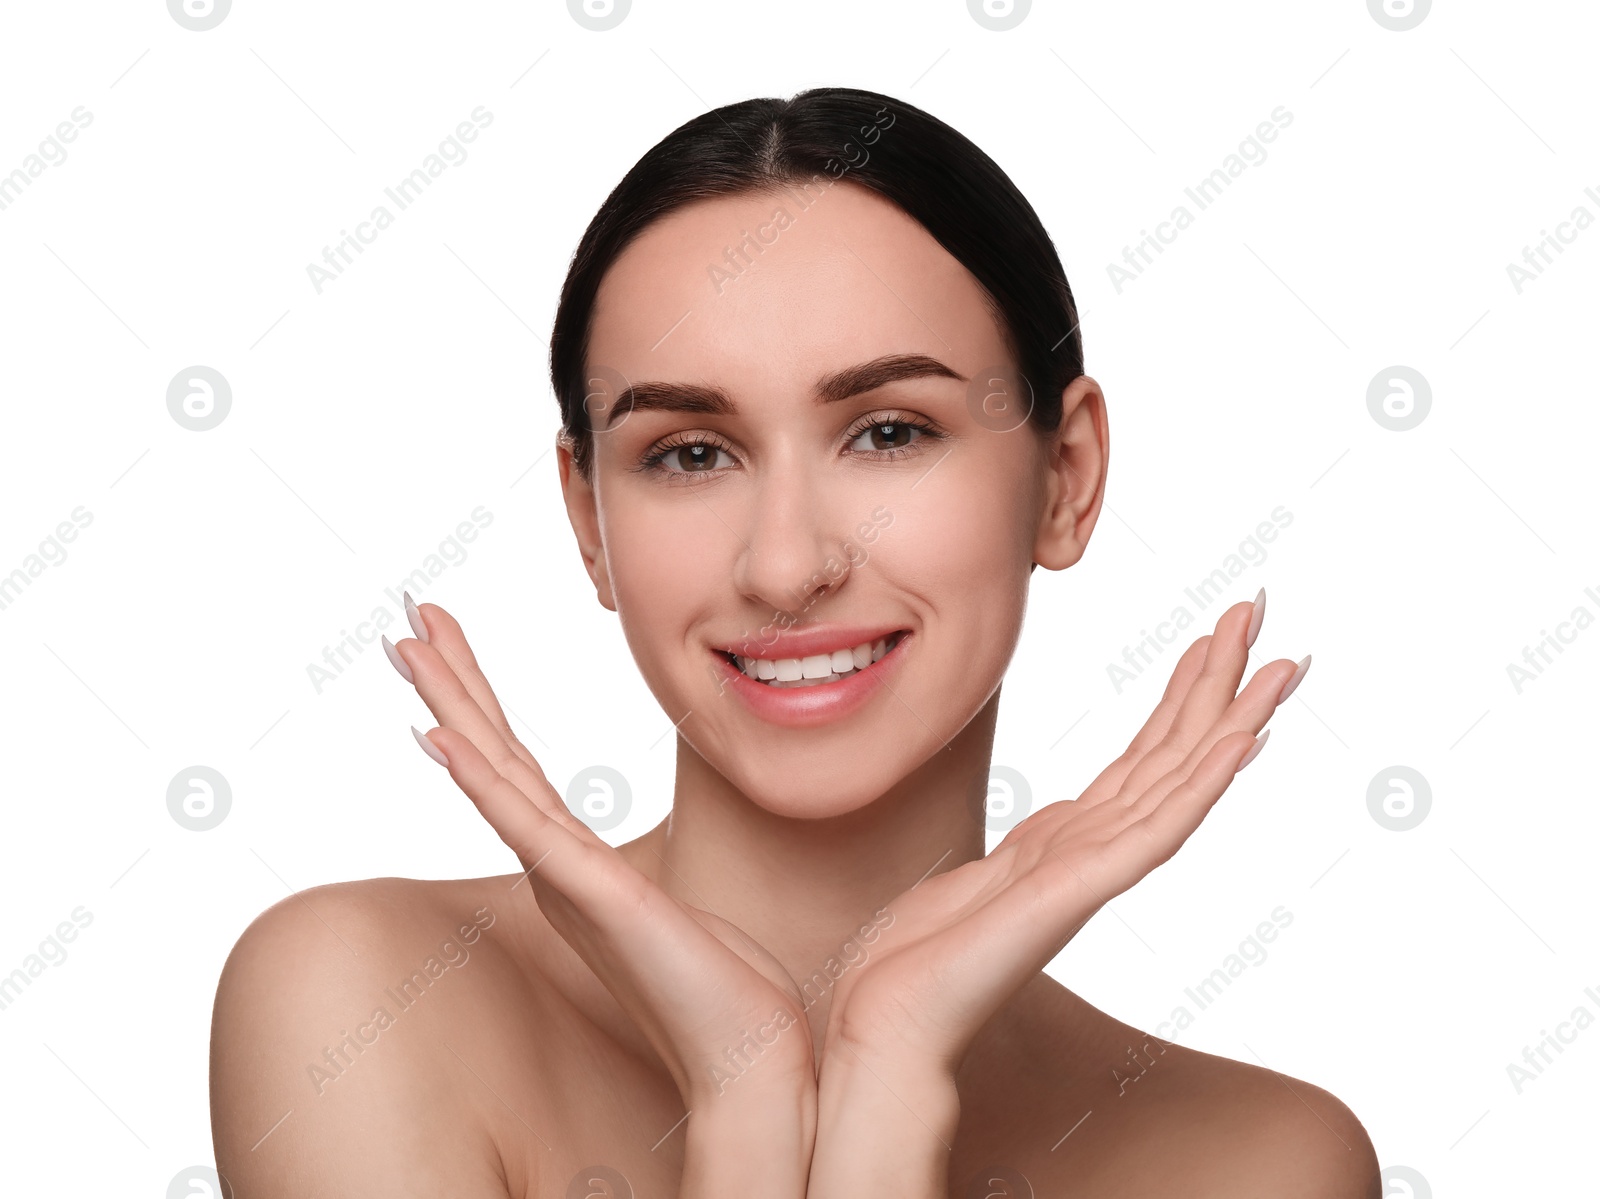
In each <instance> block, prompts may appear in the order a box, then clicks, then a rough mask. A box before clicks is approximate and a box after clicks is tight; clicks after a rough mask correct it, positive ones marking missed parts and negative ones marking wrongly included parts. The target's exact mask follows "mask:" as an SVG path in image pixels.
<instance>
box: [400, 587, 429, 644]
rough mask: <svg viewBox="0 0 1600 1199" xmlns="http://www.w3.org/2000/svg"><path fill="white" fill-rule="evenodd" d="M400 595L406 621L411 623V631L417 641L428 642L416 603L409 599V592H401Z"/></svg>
mask: <svg viewBox="0 0 1600 1199" xmlns="http://www.w3.org/2000/svg"><path fill="white" fill-rule="evenodd" d="M400 594H401V595H403V596H405V600H406V619H407V620H409V621H410V622H411V631H412V632H413V633H414V634H416V638H417V640H418V641H423V642H426V641H427V640H428V626H427V625H425V624H423V623H422V613H421V612H418V611H417V605H416V601H415V600H413V599H412V598H411V593H410V592H409V591H402V592H401V593H400Z"/></svg>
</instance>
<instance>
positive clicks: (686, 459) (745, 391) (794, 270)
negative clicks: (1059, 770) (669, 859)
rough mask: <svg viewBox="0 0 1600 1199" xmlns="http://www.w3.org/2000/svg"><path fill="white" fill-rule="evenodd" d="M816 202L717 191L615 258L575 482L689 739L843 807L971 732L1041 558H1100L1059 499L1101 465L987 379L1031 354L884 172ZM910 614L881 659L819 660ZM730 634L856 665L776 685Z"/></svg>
mask: <svg viewBox="0 0 1600 1199" xmlns="http://www.w3.org/2000/svg"><path fill="white" fill-rule="evenodd" d="M804 200H805V201H807V202H809V204H810V206H809V207H802V200H801V198H800V197H799V196H798V195H797V194H775V193H772V194H769V193H754V194H744V195H739V196H733V197H726V198H719V199H714V200H706V201H700V202H697V203H695V204H692V205H689V206H687V207H684V208H681V209H679V210H677V211H675V212H673V213H672V214H670V215H668V216H666V217H664V218H662V219H661V220H658V221H657V222H655V223H654V224H652V225H651V226H649V227H648V228H647V229H646V230H645V231H644V232H643V233H642V234H641V235H640V236H639V237H638V238H637V239H636V240H635V241H634V242H633V243H632V244H631V245H630V246H629V247H628V249H627V250H626V251H625V252H624V253H623V254H622V255H621V256H620V257H619V258H618V259H617V261H616V262H615V263H614V264H613V265H612V267H611V268H610V270H609V271H608V272H607V274H606V276H605V278H604V280H603V282H602V284H601V287H600V291H599V296H598V299H597V302H596V306H595V311H594V316H593V322H592V326H591V333H590V344H589V354H588V359H587V367H588V371H589V376H590V378H591V380H595V381H596V382H595V383H594V388H593V389H594V391H595V392H597V393H598V394H597V395H595V397H594V398H593V401H592V403H591V410H592V411H593V412H594V414H595V415H594V419H593V421H592V423H593V424H594V425H595V433H594V456H593V463H594V472H593V486H592V491H591V490H590V489H589V488H588V487H585V486H584V485H583V484H582V482H581V480H579V479H578V478H577V476H576V473H575V472H571V471H570V470H568V467H567V463H566V461H565V458H564V459H563V481H564V486H565V487H566V490H567V497H568V506H569V512H570V513H571V514H572V516H573V522H574V527H575V528H576V529H577V531H578V533H579V538H580V542H585V543H586V544H585V545H584V549H585V554H586V557H589V558H590V570H591V573H592V575H593V577H594V579H595V582H596V586H597V588H598V589H599V594H600V599H601V602H602V603H604V604H605V605H606V606H607V607H610V608H613V609H614V610H615V611H616V612H617V613H618V614H619V616H620V618H621V621H622V627H623V631H624V633H625V635H626V636H627V639H628V644H629V647H630V648H631V650H632V652H633V655H634V657H635V659H636V660H637V661H638V664H639V668H640V670H641V671H642V672H643V674H644V678H645V681H646V683H647V684H648V685H649V687H650V689H651V691H652V692H653V693H654V695H655V696H656V698H657V700H658V701H659V702H660V704H661V705H662V707H663V709H664V710H665V711H666V712H667V713H668V715H669V716H670V717H671V718H672V719H673V720H675V721H680V722H681V723H679V725H678V728H679V732H680V733H681V735H682V736H683V737H684V738H685V739H686V740H687V741H688V742H689V744H690V745H691V746H692V747H693V749H694V750H695V751H696V752H697V753H698V754H699V755H700V756H701V757H702V758H704V759H705V761H706V762H708V763H710V764H711V766H712V767H713V768H714V769H715V770H716V771H718V772H719V773H720V774H721V775H722V776H723V777H725V778H726V779H728V780H729V782H730V783H732V784H733V785H734V786H735V787H737V788H738V789H739V790H740V791H741V792H742V793H743V794H745V795H746V796H748V797H749V798H750V799H751V800H752V801H753V802H755V803H757V804H759V805H760V806H762V807H763V808H766V809H768V810H769V811H772V812H774V813H777V814H781V815H786V816H800V817H823V816H831V815H837V814H840V813H843V812H846V811H850V810H852V809H855V808H859V807H861V806H863V805H865V804H868V803H871V802H872V801H873V800H874V799H875V798H877V797H878V796H880V795H882V794H883V793H884V792H886V791H887V790H889V789H890V788H891V787H893V786H894V785H895V784H896V783H897V782H899V781H900V780H901V779H903V778H904V777H905V776H906V775H907V774H908V773H910V772H911V771H913V770H915V769H916V768H917V767H919V766H921V765H922V764H923V763H925V762H926V761H927V760H928V759H929V758H930V757H931V756H932V755H934V754H935V753H937V752H939V751H940V750H941V749H942V748H944V747H945V746H946V745H947V744H948V743H949V742H950V740H951V739H952V738H954V737H956V735H957V734H958V733H959V732H960V731H961V730H962V729H963V728H964V727H966V725H967V724H968V722H969V721H971V720H972V718H973V717H974V716H975V715H976V714H977V713H978V712H979V711H980V710H981V709H982V708H983V707H984V705H985V704H986V703H987V702H988V701H989V699H990V698H991V696H993V694H994V692H995V690H996V688H997V687H998V686H999V684H1000V681H1001V677H1002V675H1003V673H1004V671H1005V669H1006V666H1007V663H1008V662H1009V660H1010V658H1011V654H1012V652H1013V650H1014V648H1015V646H1016V643H1017V638H1018V634H1019V632H1020V629H1021V623H1022V617H1023V610H1024V605H1025V601H1026V596H1027V589H1028V581H1029V575H1030V570H1031V568H1032V565H1033V564H1034V562H1035V561H1036V560H1039V561H1044V562H1045V564H1046V565H1048V566H1054V567H1056V568H1059V566H1060V565H1063V564H1070V563H1068V562H1066V561H1064V560H1063V561H1060V562H1054V561H1051V560H1050V557H1051V556H1052V555H1054V556H1056V557H1057V558H1060V557H1061V555H1062V554H1065V555H1066V557H1067V558H1070V559H1073V560H1075V558H1076V556H1077V553H1078V552H1081V546H1079V547H1077V548H1076V549H1074V548H1072V547H1070V546H1068V547H1066V548H1063V543H1062V541H1061V537H1062V536H1063V532H1062V530H1063V529H1064V528H1065V527H1066V526H1067V525H1069V524H1070V525H1071V529H1070V534H1071V536H1082V537H1086V536H1087V528H1086V527H1085V522H1084V521H1083V520H1082V519H1075V520H1065V521H1063V519H1062V518H1060V517H1059V516H1056V517H1052V515H1051V513H1052V511H1053V510H1055V509H1058V508H1059V507H1060V506H1061V505H1060V504H1058V501H1062V500H1063V493H1064V491H1068V490H1070V491H1072V492H1073V493H1074V499H1075V500H1076V492H1077V490H1078V484H1077V483H1075V482H1073V483H1071V484H1070V486H1069V482H1070V479H1069V476H1068V474H1067V472H1066V469H1065V468H1063V467H1061V466H1059V465H1058V466H1052V459H1053V457H1054V452H1055V449H1056V442H1055V440H1054V439H1046V438H1042V437H1041V436H1040V435H1039V434H1038V433H1037V431H1036V430H1035V429H1034V427H1033V426H1032V425H1031V424H1030V423H1029V422H1027V421H1026V420H1024V419H1023V417H1024V415H1025V413H1026V410H1027V409H1026V405H1025V402H1024V404H1023V406H1021V407H1020V408H1018V407H1017V406H1016V405H1013V407H1012V409H1011V410H1010V415H1007V414H1006V413H1004V412H997V410H996V407H995V404H994V403H993V402H992V401H991V402H989V403H988V404H985V402H984V400H983V397H984V395H985V394H986V393H988V392H990V391H992V388H991V387H990V386H987V385H986V383H985V380H986V379H989V378H991V377H992V376H993V375H994V374H995V372H996V368H1002V369H1004V370H1006V371H1014V369H1015V367H1014V362H1013V359H1012V356H1011V354H1010V352H1009V351H1008V349H1007V348H1006V344H1005V341H1004V338H1003V337H1002V334H1001V331H1000V328H999V327H998V326H997V324H996V322H995V319H994V317H993V316H992V315H991V313H990V311H989V308H988V306H987V304H986V303H985V299H984V293H983V291H982V289H981V288H980V286H979V285H978V283H977V282H976V280H974V279H973V278H972V276H971V275H970V274H968V272H967V270H966V269H965V268H964V267H963V266H961V264H960V263H958V262H957V261H956V260H955V259H954V258H952V257H951V256H950V254H949V253H948V252H947V251H945V250H944V249H943V247H941V246H940V245H939V244H938V243H937V242H936V241H935V240H934V239H933V237H932V236H931V235H930V234H929V233H928V232H927V231H926V230H925V229H924V228H923V227H922V226H921V225H919V224H918V223H917V222H916V221H914V220H913V219H912V218H910V217H909V216H907V215H906V214H905V213H903V212H902V211H900V210H899V209H898V208H896V207H895V206H894V205H893V204H891V203H889V202H888V201H887V200H884V199H883V198H882V197H880V196H878V195H877V194H876V193H875V192H872V191H870V190H868V189H866V188H862V187H859V186H857V185H855V184H852V183H835V184H834V185H833V186H831V187H828V188H826V189H825V190H823V191H822V192H821V194H818V193H817V191H815V190H813V191H812V192H811V193H810V194H809V195H807V196H805V197H804ZM747 235H748V236H747ZM886 361H887V363H888V365H887V366H885V365H884V364H885V362H886ZM897 362H898V364H899V365H898V366H896V363H897ZM874 363H877V364H879V365H878V366H877V368H874V367H873V366H872V365H871V364H874ZM1080 382H1088V383H1089V385H1090V386H1091V387H1092V381H1080ZM624 387H631V388H633V389H634V397H635V399H634V403H633V404H632V406H631V407H630V406H628V404H627V403H626V401H625V400H623V402H622V403H621V404H620V405H619V403H618V401H619V400H621V399H622V396H621V389H622V388H624ZM971 397H976V398H971ZM1096 397H1098V393H1096ZM1090 407H1093V405H1091V406H1090ZM685 409H688V410H685ZM1092 482H1094V483H1096V484H1097V483H1098V480H1093V481H1092ZM1096 507H1097V505H1096ZM1092 523H1093V518H1092V516H1091V517H1089V518H1088V521H1087V524H1088V525H1092ZM1069 540H1070V538H1069ZM1041 547H1043V548H1041ZM894 634H899V635H900V640H899V641H898V643H893V649H892V650H890V651H889V652H888V653H887V654H885V655H884V656H883V657H882V658H881V659H879V660H878V661H876V662H873V661H871V659H870V653H869V654H867V655H860V656H856V655H852V656H850V657H849V659H848V667H846V666H845V662H846V659H845V657H844V656H843V655H840V656H838V657H835V658H831V659H829V660H828V661H827V662H825V663H824V662H823V660H822V659H820V658H818V657H817V656H816V655H818V654H819V653H827V652H829V651H832V650H849V649H851V648H852V647H854V646H856V645H857V644H860V643H871V642H876V641H877V640H878V639H879V638H885V639H886V642H887V639H888V638H890V637H892V635H894ZM802 638H809V639H811V640H802ZM723 650H733V651H735V652H736V653H738V654H740V655H742V656H744V657H745V658H746V659H766V660H767V661H769V662H774V663H777V664H778V665H777V667H776V669H777V671H778V676H779V681H787V680H784V678H783V676H784V675H785V674H791V673H793V669H792V667H788V666H787V665H786V664H785V663H782V662H781V660H783V659H790V658H798V659H800V660H801V662H802V670H803V671H804V672H805V673H806V674H807V675H808V676H809V675H810V674H813V673H815V672H816V671H818V670H822V669H829V670H832V669H833V668H835V667H837V668H839V669H841V670H843V669H849V670H850V671H852V673H850V674H849V675H847V676H846V677H844V678H842V679H839V680H837V681H834V679H833V676H832V675H831V674H829V675H826V676H823V681H822V682H820V683H809V682H807V685H805V686H797V687H774V686H772V685H771V684H770V683H768V682H765V681H758V680H757V679H753V678H748V677H745V675H744V674H743V673H742V672H741V671H740V668H739V666H737V665H735V664H733V663H731V662H730V661H729V660H728V658H727V655H726V654H724V653H723V652H721V651H723ZM863 658H865V659H866V660H867V661H868V665H867V666H866V667H865V668H864V669H860V670H856V669H855V667H856V664H857V663H858V662H859V661H861V660H862V659H863ZM806 659H810V662H809V664H807V663H806ZM751 672H752V673H753V674H756V675H761V674H764V673H771V672H770V671H767V670H765V668H764V667H762V666H761V665H755V666H753V667H751ZM801 681H806V680H801Z"/></svg>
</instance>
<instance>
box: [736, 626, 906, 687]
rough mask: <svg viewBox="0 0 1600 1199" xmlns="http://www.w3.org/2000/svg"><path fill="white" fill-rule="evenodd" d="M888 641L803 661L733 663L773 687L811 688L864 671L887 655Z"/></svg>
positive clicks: (741, 658)
mask: <svg viewBox="0 0 1600 1199" xmlns="http://www.w3.org/2000/svg"><path fill="white" fill-rule="evenodd" d="M896 636H898V634H896ZM892 639H893V638H891V637H879V638H878V639H877V640H876V641H863V642H862V643H861V644H860V645H856V646H851V647H850V648H849V649H836V650H834V651H833V652H832V653H827V654H811V655H809V656H807V657H804V658H776V659H768V658H749V657H745V656H744V655H742V654H736V655H734V661H735V662H737V663H738V666H739V669H740V670H741V671H742V672H743V673H744V674H745V675H747V676H748V677H750V678H753V679H760V680H762V681H764V682H767V683H769V684H771V685H772V686H775V687H814V686H816V685H818V684H819V683H829V682H835V681H837V680H839V679H841V678H847V677H849V676H850V675H852V674H855V673H856V672H857V671H860V670H865V669H866V668H867V667H868V666H870V665H872V664H873V663H874V662H876V661H878V660H879V659H880V658H882V657H883V656H884V654H886V653H888V652H889V643H890V641H891V640H892Z"/></svg>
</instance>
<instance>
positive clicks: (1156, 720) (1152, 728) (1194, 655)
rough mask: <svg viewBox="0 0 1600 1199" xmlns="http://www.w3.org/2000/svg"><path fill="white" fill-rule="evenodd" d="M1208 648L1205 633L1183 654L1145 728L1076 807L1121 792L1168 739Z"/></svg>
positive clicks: (1098, 777)
mask: <svg viewBox="0 0 1600 1199" xmlns="http://www.w3.org/2000/svg"><path fill="white" fill-rule="evenodd" d="M1210 644H1211V634H1209V633H1207V634H1206V635H1205V636H1204V637H1200V638H1197V639H1196V640H1195V641H1194V642H1193V643H1192V644H1191V645H1190V646H1189V648H1188V649H1186V650H1184V651H1183V656H1182V657H1180V658H1179V659H1178V664H1177V665H1176V666H1174V667H1173V669H1172V677H1171V678H1170V679H1168V680H1167V689H1166V691H1164V692H1163V693H1162V696H1161V701H1160V702H1159V703H1158V704H1156V706H1155V710H1154V711H1152V712H1151V713H1150V718H1149V719H1148V720H1146V721H1145V723H1144V727H1143V728H1141V729H1140V730H1139V732H1138V734H1137V735H1135V737H1134V739H1133V740H1132V741H1130V742H1129V743H1128V748H1127V749H1125V750H1124V751H1123V752H1122V755H1121V757H1119V758H1117V759H1116V760H1115V761H1114V762H1112V763H1111V765H1109V766H1107V767H1106V768H1105V769H1104V770H1102V771H1101V772H1100V773H1099V774H1098V775H1097V776H1096V777H1095V780H1094V782H1092V783H1090V784H1089V786H1088V787H1087V788H1086V789H1085V790H1084V793H1083V794H1082V795H1081V796H1079V797H1078V803H1080V804H1085V806H1093V805H1094V804H1096V803H1099V802H1101V801H1102V800H1106V799H1109V798H1111V796H1113V795H1115V794H1116V793H1117V792H1118V791H1120V790H1122V784H1123V781H1124V780H1125V779H1126V778H1127V777H1128V775H1129V773H1130V772H1131V771H1132V770H1133V768H1134V767H1135V766H1137V765H1138V764H1139V761H1140V759H1142V758H1143V757H1144V756H1145V755H1146V754H1147V753H1149V752H1150V751H1151V750H1152V749H1154V748H1155V747H1156V746H1157V745H1159V744H1160V743H1161V741H1162V739H1163V738H1164V737H1165V736H1166V735H1167V730H1168V729H1169V728H1171V727H1172V722H1173V720H1174V719H1176V718H1177V715H1178V709H1179V708H1181V707H1182V706H1183V701H1184V697H1185V696H1187V695H1188V694H1189V689H1190V688H1191V687H1192V686H1193V685H1194V682H1195V680H1196V679H1197V678H1199V677H1200V671H1201V668H1202V667H1203V666H1204V664H1205V660H1206V651H1207V649H1208V648H1209V646H1210Z"/></svg>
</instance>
